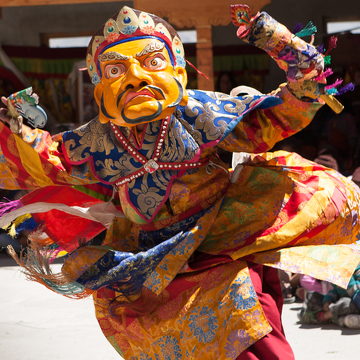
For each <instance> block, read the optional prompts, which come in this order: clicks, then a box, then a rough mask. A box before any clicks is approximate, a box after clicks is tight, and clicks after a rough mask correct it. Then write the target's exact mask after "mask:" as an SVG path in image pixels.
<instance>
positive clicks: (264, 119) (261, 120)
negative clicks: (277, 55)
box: [218, 84, 322, 153]
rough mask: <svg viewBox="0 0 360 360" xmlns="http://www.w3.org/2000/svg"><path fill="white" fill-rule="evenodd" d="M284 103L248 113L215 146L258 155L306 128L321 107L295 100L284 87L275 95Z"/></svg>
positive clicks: (281, 86)
mask: <svg viewBox="0 0 360 360" xmlns="http://www.w3.org/2000/svg"><path fill="white" fill-rule="evenodd" d="M271 95H276V96H277V97H279V98H280V99H282V100H283V103H282V104H279V105H276V106H274V107H272V108H269V109H265V110H259V109H256V110H254V111H251V112H250V113H248V114H247V115H246V116H245V117H244V118H243V119H242V120H241V121H240V122H239V124H238V125H237V126H236V127H235V128H234V130H233V131H232V132H231V133H230V134H229V135H228V136H227V137H226V138H224V139H223V140H222V141H221V142H220V143H219V144H218V146H220V147H221V148H223V149H225V150H227V151H230V152H248V153H261V152H266V151H268V150H270V149H271V148H272V147H273V146H274V145H275V144H276V143H277V142H279V141H281V140H283V139H284V138H286V137H289V136H291V135H293V134H295V133H297V132H298V131H300V130H302V129H303V128H304V127H306V126H307V125H308V124H309V123H310V121H311V120H312V119H313V117H314V116H315V113H316V111H318V110H319V109H320V107H321V106H322V104H321V103H320V102H318V101H315V102H305V101H301V100H299V99H297V98H296V97H295V96H294V95H293V94H292V93H291V92H290V91H289V89H288V87H287V85H286V84H282V85H280V87H279V88H278V89H277V90H276V91H274V92H273V93H272V94H271Z"/></svg>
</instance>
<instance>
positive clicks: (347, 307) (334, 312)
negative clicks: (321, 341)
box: [298, 264, 360, 329]
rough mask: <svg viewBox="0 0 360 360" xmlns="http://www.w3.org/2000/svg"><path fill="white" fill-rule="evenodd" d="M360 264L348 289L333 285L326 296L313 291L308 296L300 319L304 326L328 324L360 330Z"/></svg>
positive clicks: (299, 316)
mask: <svg viewBox="0 0 360 360" xmlns="http://www.w3.org/2000/svg"><path fill="white" fill-rule="evenodd" d="M359 314H360V264H359V265H358V266H357V268H356V269H355V272H354V274H353V276H352V277H351V279H350V282H349V285H348V287H347V289H343V288H341V287H339V286H337V285H333V289H332V290H330V291H329V292H328V293H327V294H326V295H325V296H324V295H322V294H320V293H318V292H316V291H312V292H309V293H308V294H307V295H306V300H305V303H304V307H303V309H301V310H300V311H299V313H298V318H299V320H300V322H301V323H303V324H324V323H328V322H332V323H335V324H337V325H340V326H346V327H348V328H352V329H360V315H359Z"/></svg>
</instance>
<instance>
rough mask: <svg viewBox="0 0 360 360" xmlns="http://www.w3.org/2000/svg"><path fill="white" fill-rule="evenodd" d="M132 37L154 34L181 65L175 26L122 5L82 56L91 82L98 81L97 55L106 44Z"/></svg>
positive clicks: (181, 47)
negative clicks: (84, 56) (84, 55)
mask: <svg viewBox="0 0 360 360" xmlns="http://www.w3.org/2000/svg"><path fill="white" fill-rule="evenodd" d="M136 37H140V38H141V37H155V38H157V39H159V40H161V41H163V42H164V43H165V46H166V48H167V49H168V52H169V55H170V57H171V61H172V63H173V66H175V65H176V66H181V67H183V68H185V65H186V63H185V59H184V57H185V53H184V47H183V45H182V42H181V40H180V37H179V35H178V33H177V32H176V31H175V29H174V28H173V27H172V26H171V25H170V24H169V23H168V22H166V21H165V20H163V19H161V18H159V17H157V16H155V15H152V14H148V13H146V12H141V11H138V10H135V9H131V8H129V7H127V6H124V7H123V8H122V9H121V10H120V11H119V12H117V13H116V14H115V15H113V16H112V17H111V18H110V19H109V20H108V21H106V22H105V24H104V25H103V26H102V27H101V28H100V29H99V30H98V31H97V32H96V33H95V34H94V36H93V37H92V39H91V41H90V44H89V47H88V50H87V56H86V65H87V69H88V72H89V75H90V78H91V81H92V83H93V84H94V85H97V84H98V83H99V82H100V77H101V72H100V68H99V66H98V57H99V55H100V54H101V53H102V52H103V51H105V50H106V49H107V48H108V47H109V46H113V45H115V44H117V43H121V42H126V41H131V40H134V38H136Z"/></svg>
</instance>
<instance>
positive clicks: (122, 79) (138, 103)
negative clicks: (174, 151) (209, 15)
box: [95, 37, 187, 127]
mask: <svg viewBox="0 0 360 360" xmlns="http://www.w3.org/2000/svg"><path fill="white" fill-rule="evenodd" d="M98 61H99V63H100V69H101V82H100V83H98V84H97V85H96V88H95V99H96V102H97V104H98V106H99V110H100V116H99V119H100V122H102V123H106V122H108V121H112V122H113V123H114V124H116V125H119V126H124V127H133V126H136V125H139V124H143V123H148V122H151V121H155V120H159V119H163V118H165V117H166V116H169V115H171V114H172V113H173V112H174V111H175V108H176V106H177V105H186V104H187V94H186V91H185V87H186V83H187V73H186V70H185V69H184V68H183V67H180V66H177V67H175V68H174V66H173V65H172V63H171V59H170V56H169V53H168V50H167V48H166V46H165V44H164V43H163V42H162V41H160V40H158V39H156V38H154V37H149V38H140V39H139V38H138V39H136V38H134V40H130V41H126V42H122V43H118V44H114V46H111V47H108V48H107V49H106V50H105V51H104V52H103V53H102V54H101V55H99V57H98Z"/></svg>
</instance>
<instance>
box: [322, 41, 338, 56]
mask: <svg viewBox="0 0 360 360" xmlns="http://www.w3.org/2000/svg"><path fill="white" fill-rule="evenodd" d="M336 43H337V37H336V36H332V37H331V38H330V41H329V47H328V49H327V50H326V53H325V55H324V56H326V55H329V54H330V51H331V50H332V49H335V48H336Z"/></svg>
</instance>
